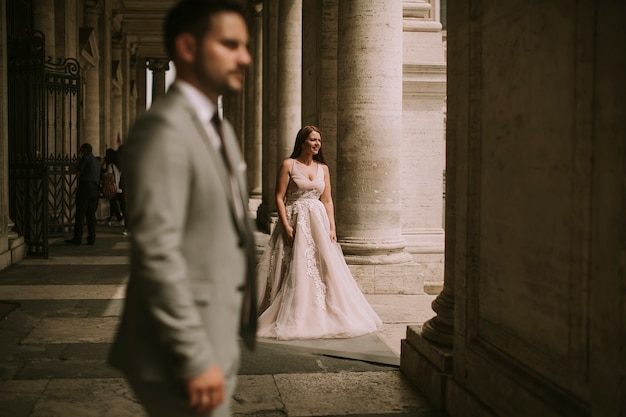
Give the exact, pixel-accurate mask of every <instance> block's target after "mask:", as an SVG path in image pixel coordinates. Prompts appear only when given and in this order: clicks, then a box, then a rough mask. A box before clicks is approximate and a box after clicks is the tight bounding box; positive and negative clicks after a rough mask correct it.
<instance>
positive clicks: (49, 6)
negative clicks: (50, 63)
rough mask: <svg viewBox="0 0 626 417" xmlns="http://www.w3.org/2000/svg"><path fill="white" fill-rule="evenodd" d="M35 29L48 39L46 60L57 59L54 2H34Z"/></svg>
mask: <svg viewBox="0 0 626 417" xmlns="http://www.w3.org/2000/svg"><path fill="white" fill-rule="evenodd" d="M33 29H34V30H38V31H40V32H42V33H43V36H44V37H45V38H46V45H45V47H46V58H48V57H52V59H55V58H56V45H55V41H56V32H55V9H54V2H53V1H49V0H34V1H33Z"/></svg>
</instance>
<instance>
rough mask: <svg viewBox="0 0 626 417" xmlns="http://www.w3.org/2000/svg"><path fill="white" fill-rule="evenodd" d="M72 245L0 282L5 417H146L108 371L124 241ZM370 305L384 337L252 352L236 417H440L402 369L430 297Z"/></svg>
mask: <svg viewBox="0 0 626 417" xmlns="http://www.w3.org/2000/svg"><path fill="white" fill-rule="evenodd" d="M64 238H66V236H56V237H54V238H52V239H51V241H50V243H51V245H50V257H49V259H45V260H43V259H29V258H27V259H25V260H23V261H22V262H20V263H19V264H17V265H14V266H12V267H10V268H8V269H6V270H3V271H0V417H91V416H93V417H96V416H98V417H100V416H102V417H105V416H106V417H130V416H133V417H141V416H145V414H144V413H143V411H142V409H141V406H140V405H139V404H138V403H137V402H136V401H135V400H134V398H133V395H132V393H131V392H130V391H129V389H128V386H127V385H126V383H125V381H124V379H123V378H122V377H121V375H120V374H119V373H118V372H117V371H115V370H113V369H111V368H109V367H108V366H107V365H106V364H105V357H106V355H107V352H108V349H109V347H110V343H111V339H112V336H113V332H114V330H115V327H116V325H117V323H118V318H119V315H120V312H121V308H122V302H123V297H124V286H125V282H126V279H127V276H128V271H127V267H128V259H127V253H126V251H127V249H128V243H127V241H126V240H125V239H126V238H124V237H123V236H122V235H121V228H119V227H106V226H99V235H98V240H97V242H96V245H95V246H78V247H76V246H69V245H66V244H65V243H63V239H64ZM265 240H266V236H264V235H259V244H260V247H259V251H260V250H262V244H263V242H264V241H265ZM367 298H368V300H369V301H370V303H371V304H372V306H373V307H374V309H375V310H376V311H377V312H378V314H379V315H380V317H381V318H382V320H383V322H384V324H383V326H382V327H381V329H380V331H379V332H378V333H377V334H372V335H367V336H363V337H359V338H354V339H343V340H340V339H335V340H329V339H326V340H314V341H306V342H305V341H298V342H295V341H294V342H277V341H272V340H260V341H259V345H258V348H257V349H256V350H255V351H254V352H249V351H246V350H244V351H243V357H242V366H241V370H240V378H239V383H238V387H237V389H236V392H235V395H234V401H233V410H232V411H233V414H234V415H235V416H267V417H271V416H340V415H341V416H379V417H380V416H421V417H439V416H440V414H438V413H436V412H434V411H432V410H431V408H430V407H429V406H428V404H427V402H426V401H425V400H424V398H423V397H422V396H421V395H420V394H419V393H418V392H417V391H416V390H415V389H414V388H413V387H412V386H411V385H410V384H409V382H408V381H407V380H406V379H405V378H404V377H403V376H402V374H401V373H400V371H399V368H398V365H399V355H400V339H402V338H404V335H405V331H406V326H407V324H418V323H423V322H424V321H425V320H427V319H428V318H430V317H432V316H433V315H434V313H433V312H432V311H431V310H430V303H431V301H432V300H433V298H434V296H431V295H368V296H367Z"/></svg>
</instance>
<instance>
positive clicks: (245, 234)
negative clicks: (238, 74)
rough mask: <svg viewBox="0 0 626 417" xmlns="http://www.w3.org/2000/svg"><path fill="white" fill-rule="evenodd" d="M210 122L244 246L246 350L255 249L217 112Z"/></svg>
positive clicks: (250, 340) (253, 320)
mask: <svg viewBox="0 0 626 417" xmlns="http://www.w3.org/2000/svg"><path fill="white" fill-rule="evenodd" d="M211 123H212V124H213V127H215V130H216V131H217V133H218V136H219V138H220V144H221V147H220V153H221V154H222V158H223V159H224V165H225V166H226V171H227V172H228V177H229V180H230V189H231V192H232V194H233V204H234V206H235V224H236V225H237V228H238V229H239V230H238V231H239V240H240V244H241V245H246V251H247V268H246V282H245V285H244V287H243V300H242V305H241V316H240V327H239V334H240V335H241V337H242V339H243V341H244V343H245V344H246V346H247V347H248V348H249V349H254V342H255V339H256V329H257V306H256V246H255V244H254V234H253V233H252V230H251V228H250V222H249V221H248V218H247V214H246V210H245V201H244V198H243V193H242V190H241V186H240V184H239V180H238V179H237V177H236V175H235V173H234V172H233V167H232V165H231V163H230V158H229V157H228V151H227V150H226V143H225V142H224V133H223V131H222V120H221V119H220V117H219V115H218V114H217V112H215V114H214V115H213V118H212V119H211Z"/></svg>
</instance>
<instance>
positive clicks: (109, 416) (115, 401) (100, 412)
mask: <svg viewBox="0 0 626 417" xmlns="http://www.w3.org/2000/svg"><path fill="white" fill-rule="evenodd" d="M30 417H146V414H145V413H144V411H143V408H142V407H141V405H140V404H139V403H138V402H137V401H136V400H135V399H134V397H133V395H132V392H131V390H130V388H129V387H128V385H127V384H126V382H125V381H124V380H123V379H121V378H117V379H80V380H76V379H66V380H52V381H50V384H49V385H48V386H47V388H46V389H45V391H44V393H43V395H42V396H41V399H40V400H39V401H37V403H36V404H35V408H34V410H33V413H32V414H31V415H30Z"/></svg>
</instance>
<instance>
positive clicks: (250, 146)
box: [245, 1, 263, 205]
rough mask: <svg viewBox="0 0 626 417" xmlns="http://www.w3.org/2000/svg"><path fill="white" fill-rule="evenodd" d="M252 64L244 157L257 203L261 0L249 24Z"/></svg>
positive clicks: (260, 139) (260, 134)
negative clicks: (250, 29) (251, 36)
mask: <svg viewBox="0 0 626 417" xmlns="http://www.w3.org/2000/svg"><path fill="white" fill-rule="evenodd" d="M251 27H252V30H253V31H254V35H253V38H252V41H253V44H252V56H253V62H252V67H251V68H250V70H249V71H248V78H247V86H248V88H247V96H248V100H247V101H248V104H247V109H248V111H247V112H246V132H247V134H246V141H247V143H246V147H245V150H246V161H247V164H248V187H249V190H250V198H251V200H254V201H253V203H254V204H256V205H258V204H259V203H260V202H261V201H260V199H261V189H262V164H263V157H262V154H263V120H262V118H263V2H262V1H256V2H255V3H254V17H253V21H252V24H251Z"/></svg>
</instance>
